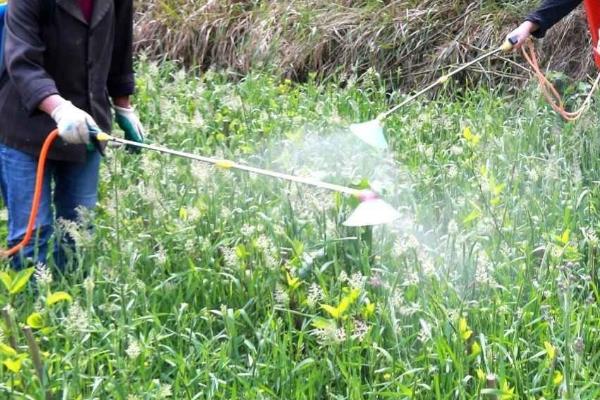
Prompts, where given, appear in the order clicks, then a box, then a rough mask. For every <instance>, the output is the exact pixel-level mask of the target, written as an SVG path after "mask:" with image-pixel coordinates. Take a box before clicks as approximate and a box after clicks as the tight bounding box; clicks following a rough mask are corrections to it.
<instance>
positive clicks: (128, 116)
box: [113, 106, 144, 153]
mask: <svg viewBox="0 0 600 400" xmlns="http://www.w3.org/2000/svg"><path fill="white" fill-rule="evenodd" d="M113 108H114V109H115V118H116V120H117V125H119V128H121V129H123V132H125V139H127V140H131V141H132V142H137V143H144V128H143V127H142V124H141V123H140V119H139V118H138V116H137V114H136V113H135V110H134V109H133V107H131V108H125V107H119V106H113ZM127 150H129V151H130V152H132V153H139V152H140V148H139V147H134V146H127Z"/></svg>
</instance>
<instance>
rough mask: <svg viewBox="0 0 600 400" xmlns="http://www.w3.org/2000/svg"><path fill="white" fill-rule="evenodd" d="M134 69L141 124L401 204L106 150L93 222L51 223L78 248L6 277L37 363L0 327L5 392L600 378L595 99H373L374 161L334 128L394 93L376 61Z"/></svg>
mask: <svg viewBox="0 0 600 400" xmlns="http://www.w3.org/2000/svg"><path fill="white" fill-rule="evenodd" d="M138 67H139V76H138V79H139V92H138V94H137V104H138V110H139V111H140V113H141V115H142V119H143V121H144V122H145V124H146V126H147V129H148V131H149V134H148V137H149V138H150V140H151V141H152V142H156V143H161V144H164V145H166V146H169V147H172V148H177V149H182V150H186V151H191V152H195V153H198V154H208V155H211V154H217V155H221V156H224V157H230V158H235V159H242V160H245V161H247V162H249V163H252V164H256V165H265V166H273V167H276V168H286V169H287V168H289V169H293V170H294V172H297V173H308V172H313V173H314V172H319V173H321V174H323V177H324V178H325V179H328V180H332V181H336V182H339V183H343V184H358V183H359V181H360V180H361V179H362V178H366V179H370V180H371V183H377V182H379V183H382V184H383V187H382V192H383V193H384V194H385V196H386V199H387V200H388V201H389V202H391V203H392V204H394V205H395V206H396V207H398V209H400V210H401V211H402V212H403V213H404V215H405V218H403V219H402V221H401V222H400V223H398V224H396V225H393V226H388V227H384V228H381V227H380V228H375V229H372V230H371V229H356V228H346V227H344V226H342V225H341V221H343V219H344V217H345V216H346V215H347V214H348V213H349V212H350V211H351V210H352V207H353V204H352V201H351V199H345V198H342V197H340V196H335V195H332V194H330V193H322V192H319V191H314V190H309V189H308V188H304V187H296V186H294V185H290V184H287V183H282V182H278V181H273V180H268V179H263V178H259V177H253V176H248V175H244V174H243V173H237V172H233V171H222V170H215V169H212V168H210V167H206V166H203V165H201V164H191V163H190V162H188V161H185V160H180V159H174V158H168V157H165V156H161V155H159V154H156V153H150V152H144V153H143V154H142V155H140V156H132V155H128V154H126V153H125V152H123V151H121V150H116V149H113V150H111V151H110V154H109V157H108V158H107V159H106V161H105V163H104V165H103V168H102V179H101V193H102V196H101V202H100V204H99V207H98V210H97V212H96V215H95V221H96V232H95V235H94V236H89V235H87V234H86V232H85V231H82V230H81V229H80V228H78V227H77V226H68V225H67V226H63V228H64V229H66V230H67V231H69V232H70V233H71V234H73V235H74V236H75V238H76V240H77V242H78V245H79V252H78V253H77V254H75V255H74V256H75V257H74V263H75V267H74V268H73V270H72V271H70V272H69V273H67V274H66V275H65V276H60V275H59V274H58V273H57V271H53V272H52V273H53V279H52V280H50V279H49V278H48V275H47V273H48V272H47V271H44V270H43V269H40V268H38V270H37V272H36V276H37V282H38V285H37V288H34V287H33V286H31V285H30V286H27V287H25V288H24V289H23V290H22V291H20V292H19V291H16V292H15V293H14V294H9V293H8V291H7V290H4V291H3V293H4V294H3V296H4V299H3V302H4V303H10V304H11V307H12V311H11V315H12V318H14V320H15V321H16V322H17V323H18V324H24V323H26V322H27V320H28V317H29V321H28V322H27V323H29V324H30V325H34V326H36V327H37V328H36V330H35V333H34V335H35V338H36V341H37V343H38V344H39V347H40V348H41V351H42V352H43V356H42V359H43V363H44V366H45V368H46V376H45V379H44V383H43V384H40V381H39V380H38V379H37V378H36V377H35V371H34V368H33V364H32V361H31V358H30V356H29V355H28V351H27V348H26V346H25V344H26V342H25V338H24V337H23V336H22V335H20V334H17V335H16V336H15V337H16V341H17V343H16V345H15V346H10V338H9V336H10V335H9V332H8V331H7V330H6V329H5V335H4V337H3V339H2V343H3V344H4V346H2V347H0V353H1V354H2V355H1V357H2V360H1V361H2V362H3V365H4V366H2V367H0V391H2V392H3V393H4V394H5V396H7V397H11V398H41V397H42V395H43V393H46V392H49V393H52V394H53V395H54V396H55V397H57V398H58V397H60V398H81V399H92V398H115V399H128V400H131V399H156V398H175V399H187V398H189V399H246V400H247V399H315V398H323V399H385V398H390V399H413V398H414V399H424V398H426V399H456V398H460V399H493V398H496V399H502V400H508V399H541V398H542V397H543V398H545V399H553V398H570V399H574V398H580V399H594V398H598V396H599V395H600V393H599V392H600V389H599V388H600V376H599V375H598V371H600V360H599V359H598V357H597V354H598V345H597V343H599V342H600V337H599V336H600V333H599V331H598V326H599V323H600V309H599V307H598V295H599V293H598V288H597V284H598V278H597V267H596V255H597V249H598V236H597V235H598V230H599V228H600V213H599V210H598V198H599V197H598V196H599V195H600V188H599V186H598V182H599V181H600V176H599V171H600V165H599V163H600V161H599V159H598V157H597V155H598V151H599V149H600V142H599V140H598V137H597V135H595V134H594V133H593V132H594V131H595V127H596V126H597V123H598V115H599V114H598V113H597V112H596V110H591V111H590V112H589V113H588V114H587V115H586V117H585V118H584V119H583V120H582V121H580V122H579V123H577V124H569V125H565V124H563V123H562V122H560V121H559V120H558V118H557V117H555V116H554V115H553V114H551V113H550V111H549V109H548V107H546V106H545V105H544V104H543V102H542V101H541V100H540V98H539V95H538V93H537V92H536V91H535V90H533V89H529V90H525V91H523V92H521V93H519V94H518V95H517V96H516V97H506V96H504V95H503V94H502V92H501V91H484V90H479V91H470V92H464V94H463V95H462V97H461V98H460V99H457V100H452V101H449V100H447V98H448V97H449V95H450V94H451V93H448V92H447V91H445V90H442V91H441V92H440V93H439V94H438V98H437V100H433V101H429V102H426V101H422V102H415V103H413V104H412V105H411V106H409V107H407V108H406V109H404V110H402V111H401V112H399V113H398V114H395V115H394V116H393V117H391V118H390V119H389V120H388V121H387V124H386V132H387V135H388V138H389V141H390V143H391V146H392V149H393V151H392V152H391V154H390V155H389V156H388V157H392V158H393V160H394V164H392V167H391V168H390V167H389V158H386V160H388V161H386V164H384V165H380V166H379V167H377V161H378V160H379V158H378V156H377V155H376V154H374V153H372V152H370V151H369V150H368V149H365V148H361V147H360V145H359V144H352V145H350V144H349V143H351V140H352V139H351V138H350V137H349V136H348V133H347V131H346V130H345V129H344V127H345V126H347V124H348V123H350V122H356V121H363V120H367V119H369V118H372V117H374V116H375V115H377V114H378V113H379V112H381V111H383V110H384V109H386V108H387V106H388V105H389V104H390V103H394V102H396V101H398V100H399V99H400V98H401V96H402V94H401V93H395V94H393V95H392V96H391V98H390V97H389V96H388V95H387V94H386V90H385V84H384V82H383V81H382V78H381V77H380V76H378V75H377V74H376V73H374V72H370V73H369V74H366V75H364V76H363V77H362V79H360V80H356V79H350V80H349V81H348V83H347V84H346V85H344V86H343V87H340V86H339V85H338V84H336V83H335V82H333V80H330V81H329V82H328V83H325V84H319V83H317V81H316V80H315V79H314V78H313V77H309V78H308V81H307V82H306V83H304V84H293V83H292V82H290V81H285V80H280V79H278V78H275V77H274V76H273V75H270V74H264V73H252V74H249V75H248V76H247V77H245V78H244V79H242V80H240V81H234V80H231V79H230V77H228V76H227V75H226V74H223V73H216V72H213V71H209V72H208V73H207V74H205V75H203V76H202V78H197V77H195V76H194V75H193V74H189V73H186V72H184V71H181V70H179V69H177V68H176V67H175V66H174V65H173V64H170V63H164V64H161V66H160V67H159V66H158V65H157V64H154V63H151V62H147V61H144V60H142V61H141V62H140V64H139V66H138ZM576 94H577V93H574V94H573V97H574V99H576V98H577V97H576ZM308 132H312V133H311V134H309V133H308ZM336 138H342V139H341V140H339V139H336ZM315 144H316V145H315ZM338 145H339V146H338ZM345 146H350V147H349V148H350V149H353V152H352V153H350V154H341V153H343V152H344V151H346V150H347V147H345ZM319 148H320V149H321V150H318V149H319ZM356 149H361V150H360V151H355V150H356ZM299 154H300V155H301V157H300V156H299ZM353 165H367V166H370V167H371V168H373V169H374V170H375V171H382V170H383V171H384V174H383V176H379V177H377V176H368V175H366V173H365V172H364V171H366V170H361V169H359V170H356V169H355V168H352V167H353ZM316 166H321V168H319V169H314V168H315V167H316ZM303 167H305V168H304V169H303ZM390 177H391V181H390ZM84 218H85V216H84ZM9 283H10V282H9ZM8 286H10V285H8ZM60 292H66V293H68V295H69V296H70V298H71V299H70V300H69V298H68V297H67V296H65V295H62V301H57V302H56V303H53V304H49V303H52V302H49V301H48V299H52V298H54V299H56V296H57V293H60ZM52 295H54V296H52ZM58 296H61V295H58ZM59 300H60V299H59ZM32 313H37V314H34V315H33V317H31V315H32ZM8 346H10V347H8ZM9 367H11V368H12V371H11V368H9Z"/></svg>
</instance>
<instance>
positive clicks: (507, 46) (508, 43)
mask: <svg viewBox="0 0 600 400" xmlns="http://www.w3.org/2000/svg"><path fill="white" fill-rule="evenodd" d="M517 43H519V39H517V38H516V37H514V36H512V37H509V38H506V40H505V41H504V43H502V46H500V50H502V51H504V52H509V51H511V50H512V49H513V47H515V45H516V44H517Z"/></svg>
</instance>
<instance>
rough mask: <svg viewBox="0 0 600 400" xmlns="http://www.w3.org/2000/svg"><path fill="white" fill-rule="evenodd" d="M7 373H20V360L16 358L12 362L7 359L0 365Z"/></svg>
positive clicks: (21, 364)
mask: <svg viewBox="0 0 600 400" xmlns="http://www.w3.org/2000/svg"><path fill="white" fill-rule="evenodd" d="M2 364H3V365H4V366H5V367H6V368H8V370H9V371H11V372H14V373H15V374H16V373H18V372H19V371H21V367H22V366H23V363H22V361H21V360H20V359H18V358H16V359H14V360H11V359H8V360H6V361H4V362H3V363H2Z"/></svg>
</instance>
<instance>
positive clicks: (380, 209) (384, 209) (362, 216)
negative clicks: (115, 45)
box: [92, 132, 400, 227]
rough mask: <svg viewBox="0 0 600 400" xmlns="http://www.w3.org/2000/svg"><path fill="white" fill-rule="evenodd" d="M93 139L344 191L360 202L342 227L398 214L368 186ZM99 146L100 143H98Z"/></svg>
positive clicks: (97, 136)
mask: <svg viewBox="0 0 600 400" xmlns="http://www.w3.org/2000/svg"><path fill="white" fill-rule="evenodd" d="M92 140H93V141H94V142H96V143H100V142H113V143H119V144H122V145H126V146H134V147H137V148H141V149H145V150H151V151H156V152H159V153H163V154H169V155H172V156H175V157H181V158H187V159H189V160H193V161H200V162H203V163H206V164H212V165H214V166H216V167H218V168H222V169H235V170H239V171H245V172H248V173H252V174H257V175H262V176H267V177H270V178H276V179H280V180H285V181H288V182H295V183H300V184H303V185H308V186H313V187H317V188H320V189H325V190H329V191H333V192H337V193H342V194H346V195H349V196H353V197H355V198H356V199H358V200H359V202H360V203H359V205H358V207H356V209H355V210H354V211H353V212H352V214H350V216H349V217H348V219H347V220H346V221H344V225H345V226H355V227H356V226H370V225H380V224H387V223H390V222H393V221H395V220H396V219H398V218H399V217H400V214H399V213H398V211H396V210H395V209H394V208H393V207H392V206H391V205H390V204H388V203H386V202H385V201H384V200H382V199H381V198H380V197H379V196H378V195H377V194H376V193H375V192H373V191H372V190H368V189H354V188H351V187H347V186H342V185H337V184H334V183H329V182H323V181H320V180H317V179H314V178H310V177H303V176H296V175H291V174H286V173H283V172H277V171H272V170H268V169H264V168H258V167H253V166H250V165H246V164H241V163H238V162H236V161H232V160H225V159H219V158H213V157H206V156H202V155H197V154H192V153H187V152H184V151H180V150H173V149H169V148H167V147H163V146H158V145H154V144H146V143H138V142H133V141H131V140H127V139H121V138H119V137H115V136H112V135H109V134H107V133H104V132H99V133H93V134H92ZM98 147H99V146H98Z"/></svg>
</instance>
